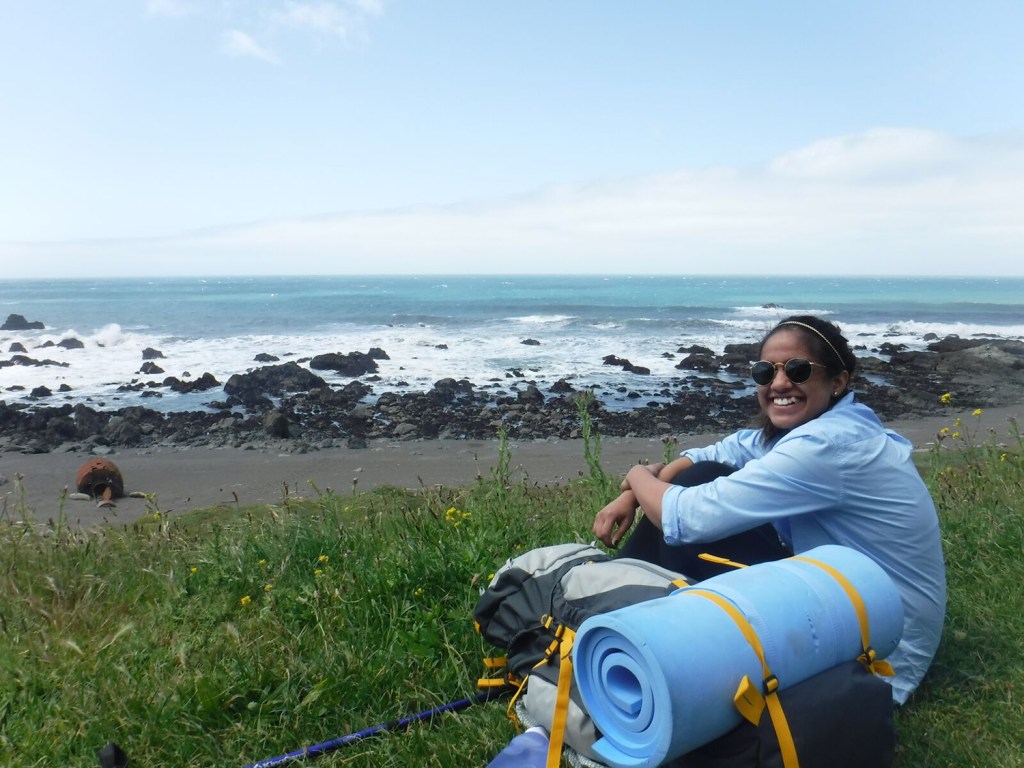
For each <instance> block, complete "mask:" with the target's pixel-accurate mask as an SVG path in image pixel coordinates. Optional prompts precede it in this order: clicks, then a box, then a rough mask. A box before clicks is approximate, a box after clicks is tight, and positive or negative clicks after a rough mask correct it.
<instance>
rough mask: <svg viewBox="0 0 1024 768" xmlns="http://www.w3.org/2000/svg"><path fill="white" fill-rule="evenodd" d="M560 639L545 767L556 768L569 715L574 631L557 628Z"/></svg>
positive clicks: (559, 761) (560, 756) (562, 627)
mask: <svg viewBox="0 0 1024 768" xmlns="http://www.w3.org/2000/svg"><path fill="white" fill-rule="evenodd" d="M558 636H559V638H560V640H561V642H560V644H559V647H558V657H559V658H558V692H557V694H556V697H555V714H554V719H553V720H552V722H551V733H550V735H549V736H548V739H549V740H548V760H547V765H546V768H558V766H559V765H560V764H561V760H562V744H563V742H564V741H565V722H566V720H567V718H568V716H569V690H570V687H571V686H572V646H573V642H574V641H575V640H576V633H575V632H574V631H573V630H571V629H569V628H568V627H565V626H561V627H559V628H558Z"/></svg>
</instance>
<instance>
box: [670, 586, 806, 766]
mask: <svg viewBox="0 0 1024 768" xmlns="http://www.w3.org/2000/svg"><path fill="white" fill-rule="evenodd" d="M682 594H684V595H698V596H700V597H704V598H707V599H708V600H710V601H711V602H713V603H714V604H715V605H717V606H718V607H719V608H721V609H722V610H723V611H725V612H726V614H728V616H729V618H731V619H732V620H733V622H734V623H735V624H736V626H737V627H739V630H740V632H742V633H743V637H744V639H745V640H746V641H747V642H748V643H749V644H750V647H751V648H753V649H754V653H755V654H757V658H758V660H759V661H760V662H761V670H762V672H763V673H764V696H763V699H762V698H761V694H760V692H757V695H756V696H755V695H753V692H756V688H755V687H754V685H753V683H751V682H750V678H748V677H744V679H743V680H742V681H740V686H739V688H738V689H737V691H736V696H735V697H733V702H734V703H736V708H737V709H738V710H739V712H740V714H741V715H743V716H744V717H746V718H747V719H750V716H752V715H754V714H755V712H756V718H757V719H753V720H750V722H751V723H753V724H754V725H757V723H758V722H759V721H760V715H761V712H763V710H764V707H765V706H767V707H768V713H769V715H771V718H772V726H773V727H774V728H775V736H776V738H777V739H778V741H779V752H780V753H781V754H782V765H783V766H784V768H800V761H799V760H798V759H797V756H796V744H794V743H793V734H792V733H791V732H790V730H789V722H788V721H787V720H786V713H785V712H783V711H782V702H781V701H779V681H778V678H776V677H775V675H774V674H772V671H771V669H770V668H769V667H768V661H767V659H765V657H764V648H763V647H762V646H761V640H760V638H759V637H758V636H757V632H756V631H755V630H754V628H753V627H752V626H751V624H750V622H749V621H748V620H747V617H746V616H744V615H743V613H742V612H741V611H740V610H739V609H738V608H737V607H736V606H735V605H733V604H732V603H730V602H729V601H728V600H726V599H725V598H724V597H722V596H721V595H718V594H715V593H714V592H709V591H707V590H703V589H688V590H686V591H685V592H683V593H682Z"/></svg>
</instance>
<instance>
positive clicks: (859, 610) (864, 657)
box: [792, 555, 895, 677]
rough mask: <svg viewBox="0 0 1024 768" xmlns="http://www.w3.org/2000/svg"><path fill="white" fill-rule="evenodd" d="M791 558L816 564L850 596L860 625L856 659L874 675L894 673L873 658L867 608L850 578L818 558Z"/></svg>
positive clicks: (888, 665) (887, 675)
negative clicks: (860, 652)
mask: <svg viewBox="0 0 1024 768" xmlns="http://www.w3.org/2000/svg"><path fill="white" fill-rule="evenodd" d="M792 559H793V560H800V561H801V562H804V563H810V564H811V565H816V566H818V567H819V568H821V570H823V571H825V573H827V574H828V575H829V576H831V577H832V578H833V579H835V580H836V582H837V583H838V584H839V586H840V587H842V588H843V591H844V592H845V593H846V596H847V597H848V598H850V603H851V604H852V605H853V610H854V612H855V613H856V614H857V623H858V624H859V625H860V646H861V649H862V650H863V651H864V652H863V653H862V654H861V655H860V656H858V657H857V661H859V662H860V663H861V664H863V665H864V666H865V667H867V668H868V669H870V670H871V671H872V672H874V673H875V674H876V675H884V676H886V677H892V676H893V675H894V674H895V672H894V670H893V668H892V665H891V664H890V663H889V662H887V661H881V660H879V659H876V658H875V649H874V648H872V647H871V624H870V623H869V621H868V609H867V606H865V605H864V599H863V598H862V597H861V596H860V593H859V592H858V591H857V589H856V587H854V586H853V584H851V583H850V580H849V579H847V578H846V576H844V575H843V574H842V573H841V572H840V571H839V570H838V569H837V568H833V567H832V566H831V565H829V564H828V563H823V562H821V561H820V560H815V559H814V558H811V557H804V556H802V555H794V556H793V558H792Z"/></svg>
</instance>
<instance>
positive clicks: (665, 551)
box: [616, 461, 793, 581]
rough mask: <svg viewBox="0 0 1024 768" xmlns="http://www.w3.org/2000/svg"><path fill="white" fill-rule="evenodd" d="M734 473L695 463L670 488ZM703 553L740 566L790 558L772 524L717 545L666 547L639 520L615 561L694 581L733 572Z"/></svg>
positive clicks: (720, 466)
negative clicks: (634, 562)
mask: <svg viewBox="0 0 1024 768" xmlns="http://www.w3.org/2000/svg"><path fill="white" fill-rule="evenodd" d="M734 471H735V470H734V468H733V467H730V466H729V465H727V464H720V463H718V462H714V461H703V462H698V463H697V464H694V465H693V466H692V467H689V468H687V469H684V470H683V471H682V472H680V473H679V474H678V475H676V476H675V477H674V478H673V479H672V484H673V485H681V486H684V487H686V488H691V487H693V486H695V485H703V484H704V483H710V482H711V481H712V480H714V479H715V478H718V477H725V476H726V475H729V474H732V473H733V472H734ZM704 552H706V553H708V554H710V555H715V556H716V557H724V558H726V559H727V560H732V561H733V562H736V563H742V564H743V565H753V564H754V563H765V562H768V561H770V560H781V559H782V558H784V557H789V556H791V555H792V554H793V553H792V552H790V551H789V549H787V548H786V546H785V545H784V544H783V543H782V542H781V541H780V540H779V534H778V532H776V530H775V527H774V526H773V525H771V523H766V524H765V525H762V526H760V527H758V528H753V529H751V530H749V531H744V532H743V533H737V534H736V535H735V536H729V537H727V538H724V539H719V540H718V541H709V542H706V543H701V544H666V543H665V538H664V537H663V536H662V533H661V529H659V528H658V527H657V526H655V525H654V523H652V522H651V521H650V520H649V519H648V518H647V517H642V518H641V519H640V522H639V523H637V525H636V528H635V529H634V530H633V533H632V534H631V535H630V537H629V539H628V540H627V541H626V543H625V544H624V545H623V546H622V548H621V549H620V550H619V552H618V554H617V555H616V557H632V558H636V559H638V560H646V561H647V562H649V563H654V564H656V565H660V566H662V567H663V568H668V569H669V570H670V571H675V572H676V573H681V574H683V575H684V576H687V577H688V578H689V579H691V580H697V581H703V580H704V579H707V578H709V577H711V576H717V575H718V574H720V573H725V572H726V571H731V570H732V567H731V566H728V565H720V564H718V563H712V562H708V561H707V560H701V559H700V558H699V557H698V555H700V554H701V553H704Z"/></svg>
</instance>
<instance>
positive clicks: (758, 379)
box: [750, 357, 828, 387]
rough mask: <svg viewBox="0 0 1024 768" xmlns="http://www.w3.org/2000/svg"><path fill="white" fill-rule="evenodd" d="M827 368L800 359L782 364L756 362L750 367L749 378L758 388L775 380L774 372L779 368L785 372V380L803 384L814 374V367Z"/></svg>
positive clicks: (793, 359)
mask: <svg viewBox="0 0 1024 768" xmlns="http://www.w3.org/2000/svg"><path fill="white" fill-rule="evenodd" d="M815 366H817V367H818V368H827V367H828V366H825V365H822V364H821V363H812V362H811V361H810V360H804V358H802V357H794V358H792V359H790V360H787V361H786V362H784V363H769V362H768V361H767V360H758V361H757V362H756V363H754V364H753V365H752V366H750V378H752V379H753V380H754V383H755V384H757V385H758V386H760V387H763V386H765V385H767V384H771V383H772V381H773V380H774V379H775V372H776V371H777V370H778V369H779V368H781V369H782V370H783V371H785V372H786V378H787V379H789V380H790V381H791V382H793V383H794V384H803V383H804V382H805V381H807V380H808V379H809V378H811V374H812V373H814V367H815Z"/></svg>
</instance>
